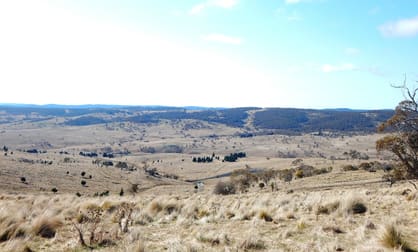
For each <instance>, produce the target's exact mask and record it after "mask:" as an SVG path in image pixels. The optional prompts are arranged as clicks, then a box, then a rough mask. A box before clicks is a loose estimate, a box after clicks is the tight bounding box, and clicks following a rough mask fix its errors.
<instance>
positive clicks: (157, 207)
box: [148, 201, 163, 215]
mask: <svg viewBox="0 0 418 252" xmlns="http://www.w3.org/2000/svg"><path fill="white" fill-rule="evenodd" d="M148 210H149V212H150V213H151V214H154V215H155V214H158V213H159V212H161V211H162V210H163V205H162V204H161V203H160V202H158V201H153V202H151V203H150V204H149V206H148Z"/></svg>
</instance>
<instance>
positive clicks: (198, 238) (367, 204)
mask: <svg viewBox="0 0 418 252" xmlns="http://www.w3.org/2000/svg"><path fill="white" fill-rule="evenodd" d="M190 123H193V121H192V120H184V121H180V122H177V123H172V122H162V123H160V124H152V125H141V124H128V123H126V124H123V125H122V124H118V123H114V124H109V125H107V126H106V125H95V126H87V127H62V126H58V125H55V122H53V121H48V122H43V123H42V125H41V123H39V124H36V123H34V124H30V123H23V124H19V125H7V124H6V125H0V132H2V133H1V134H2V135H1V140H2V143H1V144H4V145H7V146H9V147H10V149H12V150H13V151H14V153H13V155H11V154H9V155H7V156H3V155H0V175H1V176H0V251H54V252H55V251H89V250H90V249H94V250H95V251H167V250H168V251H247V250H248V251H336V250H338V251H341V250H344V251H392V250H393V249H399V250H401V249H402V246H403V249H404V250H405V249H406V248H407V247H406V245H405V244H406V243H405V242H404V241H407V242H408V247H409V248H410V249H413V248H415V249H416V248H417V246H418V244H417V243H418V242H417V240H416V239H415V240H414V239H411V238H410V237H414V236H413V234H416V233H417V232H418V228H417V227H418V202H417V196H416V195H417V192H416V190H415V189H414V188H413V187H412V186H411V185H410V184H408V183H399V184H395V185H394V186H393V187H389V185H387V184H385V183H382V182H381V176H382V175H383V174H384V172H383V171H382V170H377V171H376V172H368V171H364V170H362V169H359V170H357V171H346V172H345V171H343V167H344V166H345V165H355V166H358V167H363V166H365V165H362V166H361V163H363V162H364V161H363V160H352V159H350V158H347V156H345V155H344V154H343V153H344V152H349V151H350V150H358V151H360V152H362V153H364V154H367V155H368V156H369V157H370V160H369V161H379V162H386V160H385V158H386V157H385V156H379V155H378V154H377V153H376V151H375V150H374V142H375V140H376V139H377V138H379V137H380V136H379V135H367V136H356V135H353V136H344V137H335V138H332V137H319V136H313V135H302V136H293V137H289V136H281V135H270V136H263V135H261V136H256V137H252V138H239V137H236V135H235V133H237V132H238V133H239V132H242V131H243V130H242V129H237V128H230V127H225V126H223V125H218V124H210V123H202V124H199V125H200V127H199V128H195V129H187V130H186V128H187V127H186V126H187V124H190ZM221 133H222V134H221ZM212 134H217V135H218V136H219V137H217V138H212V137H209V136H210V135H212ZM167 145H177V146H180V147H182V149H183V153H162V152H159V151H157V152H156V153H153V154H151V153H144V152H142V151H141V149H146V148H151V147H152V148H155V149H156V150H163V149H164V147H166V146H167ZM29 148H39V149H45V150H47V152H46V153H39V154H29V153H26V152H23V151H19V150H24V149H29ZM108 149H111V150H112V151H114V152H118V151H123V150H129V151H130V153H131V154H130V155H127V156H116V157H115V158H114V159H112V161H113V162H114V163H117V162H126V163H127V164H128V166H129V167H133V168H135V169H133V170H130V171H129V170H123V169H120V168H116V167H114V166H113V167H104V166H103V167H101V166H100V165H97V164H94V163H93V162H92V161H94V159H92V158H88V157H82V156H80V155H78V153H79V152H80V151H97V152H103V151H105V150H108ZM62 150H64V151H67V152H68V154H60V153H59V152H60V151H62ZM236 151H245V152H246V153H247V157H246V158H243V159H241V160H239V161H238V162H236V163H228V162H222V161H214V162H213V163H210V164H197V163H193V162H192V157H193V156H200V155H211V154H212V153H213V152H215V153H216V155H220V156H221V157H222V156H223V155H228V154H229V153H231V152H236ZM286 153H291V154H292V155H293V154H295V155H296V156H297V158H284V157H283V154H286ZM319 154H321V155H319ZM324 156H325V158H324ZM100 158H102V157H100ZM299 158H300V159H301V160H299ZM22 160H24V161H22ZM25 160H26V161H25ZM28 160H29V161H33V163H32V162H27V161H28ZM42 160H48V161H52V162H53V163H52V164H51V165H47V164H45V163H42V162H40V161H42ZM301 165H304V166H301ZM309 166H312V167H314V168H315V170H312V171H311V170H310V169H307V168H308V167H309ZM300 167H304V168H305V169H304V170H303V172H302V173H301V174H299V175H298V174H292V175H293V176H292V177H293V179H292V180H291V181H288V182H285V181H284V180H283V179H281V177H282V178H283V176H284V175H285V174H281V173H280V171H283V170H288V171H293V172H294V173H295V172H296V171H298V168H300ZM329 167H332V169H330V168H329ZM149 168H155V169H156V171H157V172H158V173H159V174H160V175H161V176H152V175H150V174H149V173H147V172H146V171H145V170H146V169H149ZM249 168H254V169H264V171H266V172H260V174H258V175H257V176H249V177H247V179H246V178H245V177H244V179H245V180H242V179H241V180H234V181H235V182H236V183H240V184H237V190H236V191H235V194H229V195H216V194H214V193H213V191H214V189H215V187H216V184H217V183H218V182H219V181H228V178H217V179H211V180H206V181H204V182H205V185H204V187H203V188H199V190H196V189H195V188H194V186H195V185H194V184H193V183H189V182H186V181H185V180H188V179H202V178H205V177H211V176H216V175H220V174H223V173H226V172H231V171H234V170H243V169H249ZM299 170H300V171H302V169H299ZM83 171H84V172H85V174H84V176H81V172H83ZM310 172H312V173H313V174H312V175H314V176H312V177H307V176H308V173H310ZM325 172H326V173H325ZM164 174H167V175H169V174H175V175H177V176H179V179H177V180H176V179H172V178H167V177H164V176H163V175H164ZM90 175H92V178H91V179H90V177H89V176H90ZM21 177H25V183H23V182H22V180H21ZM81 180H85V181H87V186H82V185H81ZM237 181H238V182H237ZM243 182H244V183H243ZM247 182H249V183H247ZM260 183H263V185H264V186H260ZM243 184H245V186H243ZM132 185H135V188H134V189H132ZM54 187H55V188H57V189H58V192H57V193H53V192H52V191H51V190H52V188H54ZM121 188H122V189H123V190H124V192H125V195H124V196H123V197H121V196H119V192H120V191H121ZM240 191H246V193H241V192H240ZM107 192H108V193H107ZM76 193H78V196H76ZM100 195H101V196H100ZM388 223H394V226H395V227H396V230H400V231H402V235H401V236H400V235H399V236H397V234H398V233H399V232H398V231H396V230H395V231H396V232H395V231H393V230H392V231H393V232H389V231H390V230H389V231H382V229H383V228H384V227H386V226H387V225H388ZM78 229H79V230H80V231H78ZM80 233H81V234H82V235H83V239H85V245H82V244H81V242H80ZM92 234H93V235H92ZM51 237H53V238H51ZM385 237H386V238H385ZM415 237H416V236H415ZM383 240H386V241H389V242H386V243H385V242H382V241H383ZM391 241H392V242H391ZM390 244H392V245H390ZM410 251H412V250H410Z"/></svg>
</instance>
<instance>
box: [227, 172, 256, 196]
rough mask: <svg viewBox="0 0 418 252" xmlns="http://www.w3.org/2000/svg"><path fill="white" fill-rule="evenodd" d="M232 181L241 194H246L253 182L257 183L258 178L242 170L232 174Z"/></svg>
mask: <svg viewBox="0 0 418 252" xmlns="http://www.w3.org/2000/svg"><path fill="white" fill-rule="evenodd" d="M230 180H231V183H232V184H234V185H235V186H237V187H238V188H239V190H240V191H241V192H245V191H246V190H247V189H248V188H249V187H250V186H251V184H252V183H253V182H255V181H257V176H256V175H254V174H252V173H251V172H250V171H248V170H247V169H240V170H235V171H233V172H232V174H231V177H230Z"/></svg>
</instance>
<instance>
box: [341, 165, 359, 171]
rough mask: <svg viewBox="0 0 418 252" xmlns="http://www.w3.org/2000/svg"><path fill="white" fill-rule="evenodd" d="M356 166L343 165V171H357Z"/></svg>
mask: <svg viewBox="0 0 418 252" xmlns="http://www.w3.org/2000/svg"><path fill="white" fill-rule="evenodd" d="M357 170H358V167H357V166H355V165H344V166H343V171H357Z"/></svg>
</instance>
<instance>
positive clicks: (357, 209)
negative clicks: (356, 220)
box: [345, 199, 367, 214]
mask: <svg viewBox="0 0 418 252" xmlns="http://www.w3.org/2000/svg"><path fill="white" fill-rule="evenodd" d="M345 210H346V211H347V212H348V213H350V214H362V213H365V212H367V207H366V205H365V204H364V203H363V201H362V200H360V199H351V200H349V201H348V202H347V203H346V206H345Z"/></svg>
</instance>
